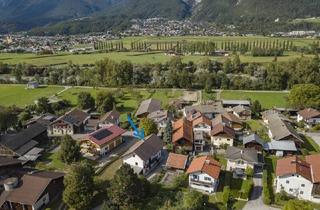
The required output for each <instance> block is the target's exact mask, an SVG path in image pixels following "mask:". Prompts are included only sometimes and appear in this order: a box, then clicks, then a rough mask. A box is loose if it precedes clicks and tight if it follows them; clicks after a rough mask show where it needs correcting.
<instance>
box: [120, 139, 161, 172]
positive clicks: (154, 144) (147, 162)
mask: <svg viewBox="0 0 320 210" xmlns="http://www.w3.org/2000/svg"><path fill="white" fill-rule="evenodd" d="M162 148H163V142H162V140H161V139H160V138H159V137H158V136H157V135H155V134H152V135H150V136H148V137H146V138H145V140H142V141H139V142H137V143H135V144H134V145H133V146H132V147H131V148H130V149H129V150H128V151H127V152H126V153H125V154H124V155H123V163H125V164H128V165H130V166H131V168H132V169H133V170H134V172H135V173H137V174H143V175H145V174H148V173H149V172H150V171H151V170H152V169H154V168H155V167H156V166H157V165H158V164H159V163H160V162H161V160H162Z"/></svg>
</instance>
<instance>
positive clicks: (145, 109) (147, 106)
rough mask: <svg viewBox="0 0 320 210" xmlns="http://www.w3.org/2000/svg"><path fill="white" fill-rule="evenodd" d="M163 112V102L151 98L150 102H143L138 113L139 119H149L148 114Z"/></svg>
mask: <svg viewBox="0 0 320 210" xmlns="http://www.w3.org/2000/svg"><path fill="white" fill-rule="evenodd" d="M159 110H161V102H160V101H159V100H156V99H153V98H150V99H148V100H145V101H142V102H141V104H140V106H139V108H138V110H137V112H136V117H137V118H144V117H147V116H148V114H150V113H152V112H155V111H159Z"/></svg>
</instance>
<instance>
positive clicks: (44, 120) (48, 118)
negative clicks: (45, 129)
mask: <svg viewBox="0 0 320 210" xmlns="http://www.w3.org/2000/svg"><path fill="white" fill-rule="evenodd" d="M57 118H58V117H57V116H55V115H53V114H50V113H46V114H43V115H41V116H35V117H33V118H32V119H30V120H29V121H28V122H27V123H26V127H29V126H30V125H32V124H35V123H40V124H42V125H44V126H49V125H50V124H51V123H52V122H53V121H55V120H56V119H57Z"/></svg>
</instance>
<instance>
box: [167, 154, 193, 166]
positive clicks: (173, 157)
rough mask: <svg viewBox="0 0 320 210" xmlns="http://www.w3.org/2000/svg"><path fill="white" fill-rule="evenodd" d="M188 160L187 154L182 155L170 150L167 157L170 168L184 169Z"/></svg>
mask: <svg viewBox="0 0 320 210" xmlns="http://www.w3.org/2000/svg"><path fill="white" fill-rule="evenodd" d="M187 161H188V156H187V155H181V154H176V153H172V152H170V153H169V156H168V159H167V163H166V166H167V167H169V168H175V169H182V170H184V169H185V168H186V165H187Z"/></svg>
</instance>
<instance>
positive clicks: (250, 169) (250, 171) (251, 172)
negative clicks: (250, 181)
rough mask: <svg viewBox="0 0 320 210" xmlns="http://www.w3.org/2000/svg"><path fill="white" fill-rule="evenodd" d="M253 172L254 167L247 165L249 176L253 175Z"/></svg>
mask: <svg viewBox="0 0 320 210" xmlns="http://www.w3.org/2000/svg"><path fill="white" fill-rule="evenodd" d="M253 173H254V171H253V168H251V167H247V169H246V174H247V176H249V177H253Z"/></svg>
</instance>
